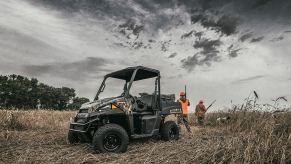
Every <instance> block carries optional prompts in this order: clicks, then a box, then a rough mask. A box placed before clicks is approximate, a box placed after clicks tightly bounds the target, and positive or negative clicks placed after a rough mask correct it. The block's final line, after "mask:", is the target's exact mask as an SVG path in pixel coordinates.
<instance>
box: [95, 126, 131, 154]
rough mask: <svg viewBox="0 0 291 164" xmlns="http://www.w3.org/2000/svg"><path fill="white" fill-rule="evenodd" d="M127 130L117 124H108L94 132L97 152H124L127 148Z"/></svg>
mask: <svg viewBox="0 0 291 164" xmlns="http://www.w3.org/2000/svg"><path fill="white" fill-rule="evenodd" d="M128 140H129V139H128V135H127V132H126V131H125V130H124V129H123V128H122V127H121V126H119V125H117V124H106V125H104V126H102V127H100V128H99V129H98V130H97V131H96V133H95V134H94V137H93V141H92V145H93V147H94V149H95V151H97V152H101V153H104V152H114V153H122V152H125V151H126V150H127V145H128Z"/></svg>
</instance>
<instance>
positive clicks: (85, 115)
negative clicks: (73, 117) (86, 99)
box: [77, 113, 89, 118]
mask: <svg viewBox="0 0 291 164" xmlns="http://www.w3.org/2000/svg"><path fill="white" fill-rule="evenodd" d="M87 117H89V113H78V114H77V118H87Z"/></svg>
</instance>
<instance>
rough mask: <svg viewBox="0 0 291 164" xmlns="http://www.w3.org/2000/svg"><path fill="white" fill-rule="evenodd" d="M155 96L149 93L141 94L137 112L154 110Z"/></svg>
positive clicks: (138, 99)
mask: <svg viewBox="0 0 291 164" xmlns="http://www.w3.org/2000/svg"><path fill="white" fill-rule="evenodd" d="M153 100H154V96H153V95H150V94H148V93H140V97H138V98H137V104H136V111H137V112H145V111H152V110H153Z"/></svg>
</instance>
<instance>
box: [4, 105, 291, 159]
mask: <svg viewBox="0 0 291 164" xmlns="http://www.w3.org/2000/svg"><path fill="white" fill-rule="evenodd" d="M73 115H74V112H59V111H44V110H40V111H34V110H31V111H8V110H0V125H1V126H0V130H1V132H0V163H96V162H97V163H253V162H255V163H285V162H291V119H290V118H291V114H290V113H288V112H285V113H282V114H278V115H276V117H274V116H272V114H271V113H268V112H265V113H264V112H258V111H232V112H228V113H221V112H220V113H210V114H208V115H207V117H206V122H205V124H206V126H204V127H197V126H193V125H194V124H195V123H194V119H195V118H194V116H193V115H192V116H191V117H190V120H191V124H192V131H193V133H192V134H191V135H190V134H188V133H187V132H186V131H185V129H184V128H182V136H181V139H180V140H178V141H174V142H164V141H161V140H156V139H149V140H137V141H133V142H131V143H130V145H129V147H128V151H127V152H126V153H123V154H96V153H95V152H94V151H93V150H92V149H91V147H90V145H87V144H78V145H68V144H67V142H66V137H67V136H66V135H67V131H68V123H69V119H70V117H72V116H73ZM226 115H228V116H230V117H231V120H230V121H228V122H225V123H218V122H217V121H216V118H217V117H221V116H226Z"/></svg>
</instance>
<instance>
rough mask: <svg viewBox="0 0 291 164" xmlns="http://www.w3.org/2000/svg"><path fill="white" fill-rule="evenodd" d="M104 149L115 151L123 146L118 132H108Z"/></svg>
mask: <svg viewBox="0 0 291 164" xmlns="http://www.w3.org/2000/svg"><path fill="white" fill-rule="evenodd" d="M103 145H104V149H105V150H106V151H110V152H112V151H115V150H117V149H118V148H119V147H120V146H121V139H120V137H119V136H118V135H117V134H113V133H110V134H107V135H106V136H105V137H104V139H103Z"/></svg>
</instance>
